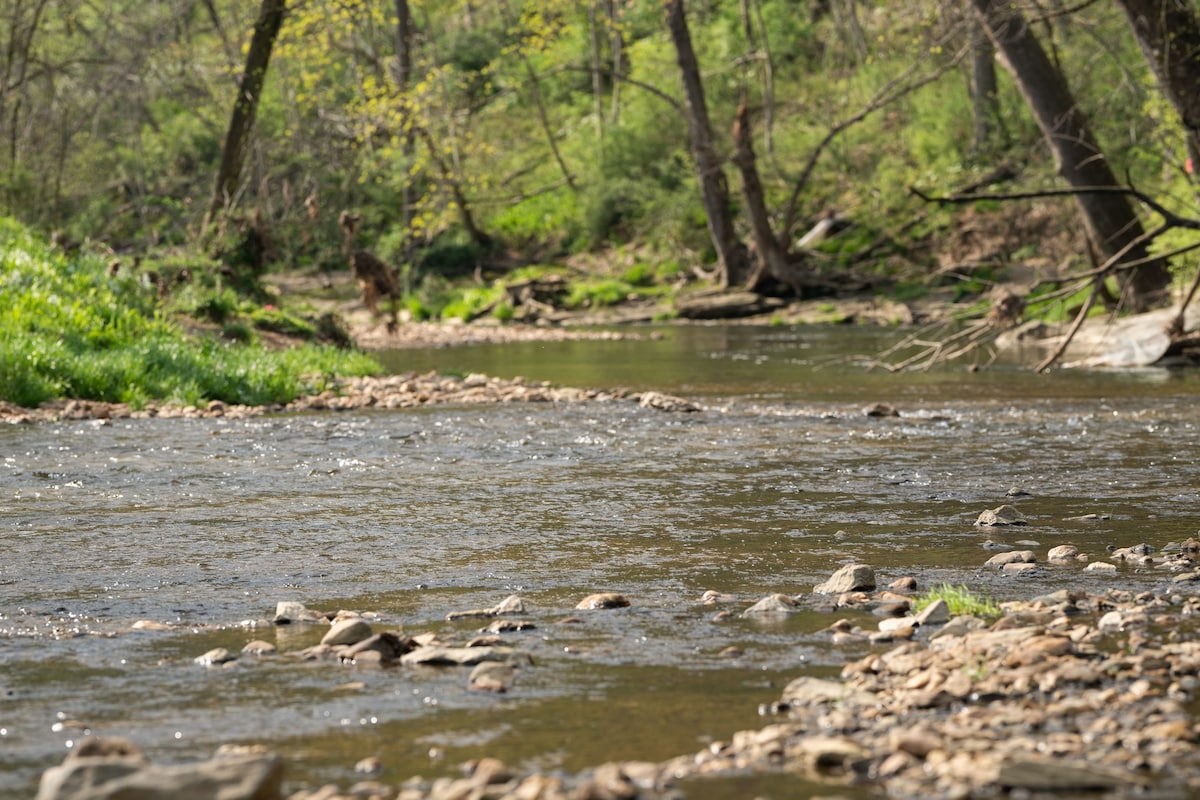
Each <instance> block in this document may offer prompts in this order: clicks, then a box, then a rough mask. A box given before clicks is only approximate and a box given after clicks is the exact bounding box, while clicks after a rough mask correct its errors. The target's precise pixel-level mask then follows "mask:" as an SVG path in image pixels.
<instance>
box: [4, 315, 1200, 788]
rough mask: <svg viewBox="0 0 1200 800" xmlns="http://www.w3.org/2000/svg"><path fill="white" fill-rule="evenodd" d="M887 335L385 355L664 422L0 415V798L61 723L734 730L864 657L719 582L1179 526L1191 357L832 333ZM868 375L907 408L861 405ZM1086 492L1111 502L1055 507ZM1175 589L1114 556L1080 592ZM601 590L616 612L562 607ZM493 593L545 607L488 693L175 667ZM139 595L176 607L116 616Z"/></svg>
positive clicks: (351, 752) (253, 666) (1191, 435)
mask: <svg viewBox="0 0 1200 800" xmlns="http://www.w3.org/2000/svg"><path fill="white" fill-rule="evenodd" d="M881 335H882V334H880V333H878V332H874V331H865V332H864V331H858V330H856V329H819V330H809V329H800V330H798V331H790V330H781V329H769V330H763V329H748V328H700V329H687V330H684V329H667V330H666V331H665V332H664V333H663V337H662V338H658V339H649V338H644V339H641V340H638V341H622V342H568V343H558V344H536V345H506V346H505V347H504V348H488V347H479V348H462V349H456V350H444V351H432V352H404V353H395V354H391V355H390V356H389V359H390V360H391V363H392V365H393V367H394V368H395V369H398V370H399V369H416V370H427V369H433V368H441V369H445V370H457V371H462V372H470V371H483V372H487V373H490V374H496V375H499V376H502V377H512V376H513V375H517V374H522V375H526V376H527V377H529V378H531V379H549V380H554V381H555V382H557V383H562V384H572V385H587V386H604V387H612V386H628V387H630V388H634V389H648V388H656V389H660V390H664V391H670V392H674V393H678V394H683V395H686V396H689V397H695V398H700V399H702V400H703V402H705V403H707V404H709V405H710V406H711V409H710V410H708V411H705V412H702V413H699V414H691V415H670V414H663V413H660V412H655V411H651V410H646V409H641V408H638V407H636V406H635V405H633V404H631V403H613V404H594V405H588V406H551V405H528V406H498V407H482V408H433V409H424V410H419V411H397V412H373V413H370V412H362V413H352V414H340V415H334V414H325V415H306V416H286V417H269V418H259V419H253V420H245V421H232V420H162V421H158V420H144V421H118V422H114V423H113V424H112V425H109V426H105V425H99V424H94V423H64V424H60V425H45V426H37V427H12V428H6V429H3V430H0V454H2V462H0V469H2V472H0V475H2V476H3V478H2V479H3V483H2V491H0V511H2V513H3V519H4V524H5V527H4V535H3V539H2V540H0V542H2V545H0V546H2V549H3V555H2V560H0V743H2V744H0V794H5V793H8V794H12V793H16V794H25V795H28V794H30V793H31V787H32V786H33V785H34V783H35V782H36V779H37V775H38V774H40V771H41V770H42V769H44V768H45V767H46V766H49V765H50V764H53V763H57V762H58V761H59V760H60V759H61V757H62V754H63V752H64V747H65V746H66V743H67V742H69V741H73V740H74V739H75V738H77V737H78V735H79V734H80V732H81V727H80V726H84V725H86V726H88V727H89V728H90V729H91V730H94V731H96V732H100V733H110V734H120V735H126V736H129V737H131V738H133V739H135V740H136V741H138V742H139V743H140V744H142V745H143V746H144V747H145V748H146V749H147V751H148V752H149V753H150V755H151V757H152V758H154V759H156V760H160V761H171V760H186V759H191V758H197V757H201V756H204V755H207V754H208V753H209V752H211V751H212V750H213V749H214V748H215V746H216V745H217V744H219V743H222V742H227V741H238V742H260V741H261V742H266V743H267V744H269V745H271V746H272V747H274V748H276V749H278V750H279V751H280V752H281V753H282V754H284V756H285V757H286V758H287V759H288V760H289V773H288V774H289V776H290V778H291V780H292V781H293V784H294V785H297V786H298V785H300V784H302V783H313V784H320V783H324V782H327V781H333V782H337V783H340V784H342V785H349V784H350V783H352V782H353V781H354V779H355V777H354V775H353V772H352V770H353V765H354V763H355V762H356V761H357V760H358V759H360V758H363V757H365V756H370V755H375V756H378V757H380V758H381V759H382V760H383V763H384V764H385V768H386V771H385V773H384V775H383V776H382V778H383V779H384V780H389V781H396V782H398V781H400V780H402V779H403V778H405V777H407V776H408V775H411V774H414V773H421V774H424V775H426V776H432V775H437V774H445V773H452V772H453V771H454V768H455V765H456V764H457V763H459V762H461V761H463V760H466V759H467V758H472V757H478V756H480V755H484V754H494V755H498V756H500V757H502V758H504V759H506V760H508V761H509V762H510V763H513V764H515V765H521V766H524V767H528V768H533V767H537V768H542V769H550V770H553V769H565V770H577V769H580V768H583V767H586V766H589V765H594V764H598V763H601V762H603V761H607V760H612V759H628V758H648V759H663V758H667V757H670V756H674V755H679V754H681V753H684V752H689V751H692V750H697V749H699V748H701V747H703V746H705V745H706V743H707V742H708V741H711V740H714V739H722V738H728V736H729V735H730V734H732V733H733V731H735V730H738V729H743V728H748V727H753V726H755V725H757V724H759V723H760V720H759V719H758V718H757V716H756V709H757V706H758V704H759V703H769V702H771V701H772V700H775V699H777V698H778V694H779V691H780V688H781V686H782V685H783V683H785V682H786V681H787V680H790V679H791V678H792V677H795V676H796V675H797V674H800V673H801V672H815V673H818V674H832V673H833V672H836V669H837V667H838V666H840V664H841V663H842V662H843V661H844V660H846V659H847V658H852V657H855V656H857V655H860V654H861V653H859V652H853V651H837V652H832V651H831V650H830V648H829V645H828V637H827V635H826V634H824V633H822V631H823V629H824V628H826V627H827V626H828V625H829V623H830V622H832V619H831V618H830V617H829V615H827V614H823V613H820V612H817V611H813V610H803V611H801V612H799V613H796V614H793V615H790V616H788V617H786V618H784V619H778V620H767V621H751V620H748V619H744V618H741V617H738V616H736V614H735V616H734V617H733V618H732V619H729V620H726V621H721V622H717V621H714V620H713V616H714V613H715V611H716V609H715V608H713V607H709V606H704V605H702V604H701V603H700V602H699V598H700V596H701V594H702V593H703V592H704V591H705V590H706V589H717V590H720V591H722V592H727V593H730V594H732V595H735V596H736V597H737V600H736V601H735V602H734V603H732V604H731V605H730V606H729V608H730V610H733V611H734V612H737V611H740V610H741V609H742V608H744V607H746V606H748V605H750V604H751V603H752V602H753V601H755V600H757V599H758V598H759V597H761V596H762V595H764V594H767V593H770V592H787V593H789V594H798V593H804V594H808V593H810V592H811V589H812V586H813V585H814V584H815V583H817V582H819V581H820V580H823V579H824V578H825V577H827V576H828V574H829V573H830V572H831V571H832V570H833V569H835V568H836V567H837V566H838V565H839V564H840V563H842V562H844V561H847V560H849V559H861V560H864V561H866V562H868V563H871V564H872V565H874V566H875V567H876V570H877V572H878V574H879V577H880V578H881V580H882V581H883V582H887V581H890V580H892V579H894V578H896V577H899V576H901V575H906V574H911V575H914V576H916V577H917V579H918V581H920V583H921V584H922V585H926V586H928V585H930V584H933V583H937V582H940V581H942V580H950V581H953V582H965V583H968V584H971V585H973V586H977V587H979V588H981V589H983V590H986V591H988V592H990V593H991V594H993V595H994V596H996V597H998V598H999V599H1005V598H1006V597H1015V596H1029V595H1032V594H1036V593H1037V592H1039V591H1041V590H1042V589H1052V588H1059V587H1061V586H1063V585H1071V586H1079V587H1080V588H1084V587H1091V588H1095V586H1096V584H1095V582H1096V581H1097V580H1098V579H1096V578H1085V577H1084V575H1083V573H1082V572H1081V571H1080V569H1078V568H1076V567H1073V566H1071V567H1045V568H1044V569H1043V571H1042V572H1040V573H1039V574H1037V575H1035V576H1033V577H1031V578H1021V579H1020V580H1019V581H1018V580H1014V579H1001V578H1000V577H999V576H998V575H995V574H992V573H987V572H983V571H982V570H981V569H980V565H981V564H982V563H983V561H984V560H986V558H987V556H988V555H989V554H990V553H988V552H987V551H985V550H984V549H983V548H982V546H981V545H982V544H983V542H984V541H985V540H986V539H988V538H989V537H990V538H991V539H994V540H996V541H998V542H1001V543H1007V544H1015V543H1017V542H1020V541H1033V542H1036V543H1037V544H1036V545H1033V546H1032V547H1033V549H1035V550H1039V551H1044V550H1045V549H1047V548H1049V547H1051V546H1053V545H1055V544H1061V543H1065V542H1072V543H1074V544H1076V545H1078V546H1079V547H1080V548H1081V549H1083V550H1086V551H1088V552H1091V553H1093V554H1094V555H1095V556H1096V557H1101V556H1102V554H1103V551H1104V547H1105V546H1106V545H1108V544H1119V545H1127V544H1134V543H1137V542H1141V541H1146V542H1149V543H1151V544H1154V545H1156V546H1161V545H1163V544H1165V543H1167V542H1168V541H1171V540H1175V541H1178V540H1180V539H1182V538H1185V537H1187V536H1189V535H1192V534H1194V533H1195V532H1196V528H1197V525H1196V522H1195V519H1194V517H1193V516H1192V509H1193V508H1195V506H1196V503H1197V499H1198V498H1197V495H1198V493H1200V489H1198V487H1200V481H1198V478H1200V468H1198V467H1197V460H1196V458H1195V453H1196V452H1198V448H1197V445H1198V444H1200V441H1198V440H1200V435H1198V433H1197V425H1198V423H1200V419H1198V418H1197V413H1196V411H1195V406H1194V403H1193V396H1194V394H1195V391H1196V387H1197V383H1196V378H1195V377H1194V376H1193V375H1191V374H1172V373H1166V372H1161V371H1145V372H1142V373H1137V374H1114V373H1109V374H1105V373H1077V374H1067V373H1057V374H1052V375H1047V376H1033V375H1030V374H1028V373H1025V372H1021V371H1019V370H1017V369H998V370H994V371H987V372H982V373H975V374H968V373H965V372H961V371H953V372H951V371H944V372H937V373H930V374H926V375H918V376H909V375H889V374H885V373H868V372H865V371H864V370H862V369H860V368H857V367H854V366H852V365H850V364H848V363H846V362H845V361H842V360H839V359H841V358H842V357H843V356H844V355H846V353H848V352H855V351H858V352H864V351H865V352H874V351H875V350H877V349H880V348H881V347H882V346H883V342H882V341H881V340H880V339H879V338H878V337H880V336H881ZM877 401H884V402H890V403H892V404H894V405H895V406H897V407H898V408H899V409H900V411H901V412H902V414H903V416H901V417H900V418H899V419H873V418H868V417H865V416H864V415H863V414H862V413H861V412H862V408H863V407H864V406H865V405H867V404H870V403H874V402H877ZM1014 486H1016V487H1020V488H1022V489H1024V490H1025V491H1027V492H1029V493H1030V495H1031V496H1029V497H1026V498H1021V499H1019V500H1017V501H1015V502H1016V504H1017V505H1018V507H1019V508H1020V510H1021V512H1022V513H1023V514H1024V515H1025V516H1026V517H1027V518H1028V519H1029V520H1030V522H1031V525H1030V526H1028V527H1026V528H1021V529H1012V530H991V531H985V530H980V529H977V528H975V527H974V526H973V524H972V523H973V522H974V520H975V518H976V516H977V515H978V513H979V512H980V511H981V510H983V509H985V508H991V507H995V506H997V505H999V504H1000V503H1002V502H1005V501H1006V500H1007V498H1006V496H1005V493H1006V492H1007V490H1008V489H1009V488H1010V487H1014ZM1087 513H1098V514H1104V515H1107V518H1105V519H1100V520H1096V521H1079V520H1070V519H1069V518H1070V517H1075V516H1079V515H1082V514H1087ZM1022 546H1026V545H1022ZM1168 581H1169V578H1168V577H1167V576H1161V575H1155V574H1153V573H1136V572H1133V571H1123V572H1122V573H1121V574H1120V575H1119V576H1118V577H1117V578H1115V579H1110V581H1109V582H1108V583H1105V584H1104V585H1106V586H1107V585H1109V583H1112V584H1113V585H1119V586H1138V587H1145V588H1162V587H1164V586H1165V585H1167V583H1168ZM604 590H615V591H621V592H623V593H624V594H626V595H627V596H628V597H630V598H631V600H632V602H633V606H632V608H630V609H625V610H619V611H612V612H590V613H583V612H575V611H574V610H573V606H574V604H575V603H576V602H577V601H578V600H579V599H580V598H582V597H583V596H584V595H585V594H588V593H590V592H593V591H604ZM512 593H519V594H521V595H522V597H524V598H525V602H526V606H527V608H528V612H529V613H528V614H527V615H525V617H526V618H528V619H529V620H531V621H533V622H534V623H535V624H536V626H537V627H536V628H535V629H534V630H530V631H523V632H519V633H512V634H506V637H508V638H509V639H510V640H511V641H512V643H514V644H515V645H517V646H520V647H523V648H525V649H528V650H529V651H531V652H532V653H533V654H534V658H535V660H536V666H535V667H533V668H532V669H528V670H522V671H521V673H520V675H519V676H518V680H517V684H516V686H515V687H514V690H513V691H512V692H511V693H510V694H507V695H483V694H479V693H472V692H469V691H467V689H466V673H465V671H461V670H445V669H441V670H437V669H429V668H422V669H417V668H403V669H401V668H397V669H388V670H382V671H380V670H375V671H370V670H361V669H356V668H354V667H344V666H340V665H336V664H329V663H306V662H300V661H294V660H290V659H280V660H267V661H262V662H256V661H253V660H248V659H243V661H242V662H240V663H239V664H238V665H237V666H235V667H233V668H231V669H218V670H211V669H210V670H206V669H203V668H201V667H198V666H196V665H195V664H193V663H192V659H193V658H194V657H195V656H198V655H200V654H202V653H204V652H205V651H207V650H209V649H210V648H212V647H217V646H222V647H228V648H230V649H233V650H237V649H240V648H241V646H242V645H243V644H244V643H245V642H247V641H249V640H250V639H254V638H265V639H267V640H269V641H274V642H276V643H277V644H278V645H279V647H280V649H281V650H284V651H294V650H297V649H300V648H302V647H305V646H307V645H309V644H312V643H314V642H315V641H316V640H317V639H319V637H320V633H321V631H317V630H308V629H304V628H299V627H293V628H278V629H274V628H270V627H261V626H260V627H256V628H253V629H247V628H244V627H242V624H243V622H244V621H250V620H256V619H263V618H266V617H269V616H270V614H271V613H272V611H273V609H274V606H275V603H276V602H277V601H278V600H283V599H298V600H302V601H304V602H306V603H308V604H309V605H310V606H313V607H316V608H321V609H330V610H336V609H338V608H352V609H359V610H364V611H377V612H379V614H380V615H381V617H382V619H381V621H380V622H379V623H378V624H377V627H381V628H397V627H401V626H402V627H403V628H404V629H405V631H406V632H408V633H419V632H422V631H427V630H433V631H437V632H438V633H439V634H440V635H442V636H443V637H444V638H448V639H451V638H458V639H461V640H465V639H466V638H469V636H471V635H474V632H475V630H476V629H477V628H479V627H481V626H482V624H483V623H481V622H479V621H478V620H475V621H471V620H464V621H459V622H454V623H448V622H445V615H446V613H447V612H448V611H452V610H461V609H466V608H480V607H487V606H490V605H493V604H495V603H496V602H498V601H499V600H501V599H503V598H504V597H505V596H507V595H508V594H512ZM569 617H576V618H578V619H579V622H576V623H570V622H564V619H566V618H569ZM141 619H147V620H154V621H157V622H164V623H170V624H172V625H175V626H178V628H177V630H175V631H171V632H153V631H140V632H133V633H130V632H129V629H130V626H131V624H132V623H133V622H135V621H136V620H141ZM860 621H861V622H863V623H864V624H872V623H871V620H870V619H869V618H868V617H863V618H862V619H861V620H860ZM118 634H119V635H118ZM730 647H733V648H736V649H737V651H739V652H740V653H741V655H733V656H730V655H728V654H727V648H730ZM352 682H360V683H361V686H358V687H356V688H348V687H347V684H352ZM431 752H432V753H433V757H431ZM765 785H766V784H764V786H765ZM748 790H749V791H769V788H767V789H754V788H751V789H748ZM697 791H701V790H697ZM720 791H725V792H732V791H733V790H731V789H730V788H729V787H728V786H726V787H725V788H724V789H721V790H720ZM712 792H713V795H712V796H714V797H715V796H718V795H719V791H718V789H717V788H715V787H714V788H713V789H712ZM726 796H735V794H732V793H731V794H727V795H726Z"/></svg>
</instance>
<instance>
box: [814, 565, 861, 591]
mask: <svg viewBox="0 0 1200 800" xmlns="http://www.w3.org/2000/svg"><path fill="white" fill-rule="evenodd" d="M874 588H875V570H873V569H871V568H870V567H869V566H867V565H866V564H847V565H846V566H844V567H842V568H841V569H839V570H838V571H837V572H835V573H833V575H831V576H829V580H827V581H825V582H824V583H820V584H817V585H816V586H814V587H813V591H814V592H816V593H817V594H841V593H842V592H860V591H870V590H871V589H874Z"/></svg>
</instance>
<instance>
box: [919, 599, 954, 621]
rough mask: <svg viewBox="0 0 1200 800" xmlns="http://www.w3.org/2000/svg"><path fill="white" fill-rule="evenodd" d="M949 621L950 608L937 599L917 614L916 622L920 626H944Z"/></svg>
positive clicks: (943, 601) (944, 602)
mask: <svg viewBox="0 0 1200 800" xmlns="http://www.w3.org/2000/svg"><path fill="white" fill-rule="evenodd" d="M949 621H950V606H949V605H947V604H946V601H945V600H942V599H941V598H938V599H937V600H934V601H933V602H932V603H930V604H929V605H927V606H925V607H924V608H922V609H921V610H920V611H919V612H918V613H917V622H919V623H921V624H922V625H945V624H946V623H947V622H949Z"/></svg>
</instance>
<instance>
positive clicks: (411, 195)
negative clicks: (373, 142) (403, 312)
mask: <svg viewBox="0 0 1200 800" xmlns="http://www.w3.org/2000/svg"><path fill="white" fill-rule="evenodd" d="M412 29H413V21H412V11H411V9H409V7H408V0H396V89H397V91H398V92H399V94H400V96H401V97H405V96H406V95H407V94H408V90H409V84H410V83H411V82H412ZM405 102H406V103H407V99H406V100H405ZM403 153H404V184H403V186H402V187H401V189H400V206H401V210H400V214H401V217H402V219H401V224H402V225H403V226H404V261H405V262H406V263H407V262H409V261H411V260H412V252H413V240H412V221H413V215H414V213H415V211H416V206H417V198H416V192H415V191H414V190H413V181H412V175H410V174H409V169H410V166H411V164H412V161H413V155H414V154H415V153H416V143H415V141H414V140H413V132H412V126H411V125H406V126H405V131H404V147H403ZM406 269H407V268H406ZM404 274H405V275H408V272H407V271H406V272H405V273H404ZM405 288H406V290H407V287H405Z"/></svg>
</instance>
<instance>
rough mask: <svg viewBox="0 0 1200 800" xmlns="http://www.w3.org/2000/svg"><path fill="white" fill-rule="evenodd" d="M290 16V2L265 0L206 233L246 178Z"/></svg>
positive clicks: (231, 121) (206, 219)
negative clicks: (249, 150)
mask: <svg viewBox="0 0 1200 800" xmlns="http://www.w3.org/2000/svg"><path fill="white" fill-rule="evenodd" d="M286 13H287V0H263V4H262V8H261V9H260V10H259V12H258V21H256V22H255V23H254V35H253V36H252V37H250V49H249V50H248V51H247V52H246V69H245V71H244V72H242V80H241V83H240V84H239V85H238V94H237V100H235V101H234V104H233V113H232V114H231V115H230V117H229V130H228V131H227V132H226V134H225V144H224V147H222V149H221V166H220V167H219V168H218V170H217V180H216V183H215V184H214V185H213V193H212V199H211V200H210V201H209V204H208V213H207V214H205V216H204V225H203V228H202V230H203V231H205V232H207V231H208V229H209V227H210V226H211V225H213V223H215V222H216V221H217V220H218V219H220V218H221V217H222V216H223V215H224V213H225V211H226V209H228V208H229V206H230V205H231V204H232V202H233V197H234V195H235V194H236V193H237V188H238V182H239V181H240V180H241V177H242V165H243V164H244V163H245V160H246V147H247V145H248V144H249V141H250V131H251V130H253V128H254V116H255V114H256V113H257V111H258V99H259V97H260V96H261V95H262V88H263V83H264V82H266V79H267V65H268V64H269V63H270V62H271V50H272V48H274V46H275V39H276V38H277V37H278V36H279V29H280V28H281V27H282V26H283V17H284V14H286Z"/></svg>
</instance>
